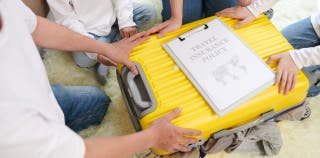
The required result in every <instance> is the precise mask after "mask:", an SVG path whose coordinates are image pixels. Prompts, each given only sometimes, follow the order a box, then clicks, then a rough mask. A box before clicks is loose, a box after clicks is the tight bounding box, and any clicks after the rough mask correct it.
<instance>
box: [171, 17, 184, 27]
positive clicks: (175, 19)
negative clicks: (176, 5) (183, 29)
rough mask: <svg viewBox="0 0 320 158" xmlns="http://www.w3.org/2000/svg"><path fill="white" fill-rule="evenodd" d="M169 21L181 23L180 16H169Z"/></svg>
mask: <svg viewBox="0 0 320 158" xmlns="http://www.w3.org/2000/svg"><path fill="white" fill-rule="evenodd" d="M170 21H171V22H173V23H175V24H179V25H182V18H179V17H173V16H172V17H171V18H170Z"/></svg>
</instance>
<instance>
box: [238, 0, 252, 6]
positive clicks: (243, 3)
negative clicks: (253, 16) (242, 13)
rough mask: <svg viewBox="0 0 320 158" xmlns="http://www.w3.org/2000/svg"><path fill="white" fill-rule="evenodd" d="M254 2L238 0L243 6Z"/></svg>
mask: <svg viewBox="0 0 320 158" xmlns="http://www.w3.org/2000/svg"><path fill="white" fill-rule="evenodd" d="M252 2H253V0H238V5H239V6H241V7H246V6H248V5H250V4H251V3H252Z"/></svg>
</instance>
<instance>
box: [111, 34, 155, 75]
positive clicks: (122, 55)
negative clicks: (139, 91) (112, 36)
mask: <svg viewBox="0 0 320 158" xmlns="http://www.w3.org/2000/svg"><path fill="white" fill-rule="evenodd" d="M148 38H149V37H148V36H147V34H146V32H141V33H137V34H135V35H133V36H132V37H130V38H125V39H122V40H120V41H118V42H116V43H113V44H112V45H111V46H112V49H111V50H106V51H108V52H109V53H105V54H106V57H108V58H109V59H110V60H111V61H112V62H113V63H114V64H124V65H126V66H127V67H128V68H129V69H130V71H131V72H132V73H134V74H138V71H137V68H136V66H135V65H134V63H133V62H131V61H130V60H129V55H130V53H131V50H132V49H133V48H134V47H135V46H137V45H139V44H141V43H142V42H144V41H145V40H147V39H148Z"/></svg>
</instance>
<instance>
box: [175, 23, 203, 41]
mask: <svg viewBox="0 0 320 158" xmlns="http://www.w3.org/2000/svg"><path fill="white" fill-rule="evenodd" d="M207 28H209V26H208V25H207V24H204V25H202V26H201V27H197V28H195V29H191V30H190V31H188V32H187V33H185V34H182V35H181V36H179V40H180V41H184V40H185V39H186V38H187V37H189V36H191V35H193V34H195V33H198V32H200V31H203V30H205V29H207Z"/></svg>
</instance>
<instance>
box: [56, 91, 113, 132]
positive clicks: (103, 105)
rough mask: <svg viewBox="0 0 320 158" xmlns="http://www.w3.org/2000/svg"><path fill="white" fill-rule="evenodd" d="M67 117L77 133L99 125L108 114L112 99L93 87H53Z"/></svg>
mask: <svg viewBox="0 0 320 158" xmlns="http://www.w3.org/2000/svg"><path fill="white" fill-rule="evenodd" d="M51 88H52V91H53V93H54V96H55V97H56V99H57V101H58V103H59V105H60V107H61V109H62V111H63V114H64V117H65V123H66V125H67V126H68V127H69V128H71V129H72V130H74V131H75V132H78V131H81V130H82V129H86V128H88V127H89V126H91V125H97V124H99V123H100V122H101V121H102V120H103V118H104V115H105V114H106V111H107V109H108V106H109V103H110V102H111V100H110V98H109V97H108V96H106V95H105V94H104V92H103V91H101V90H100V89H99V88H97V87H93V86H61V85H52V86H51Z"/></svg>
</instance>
